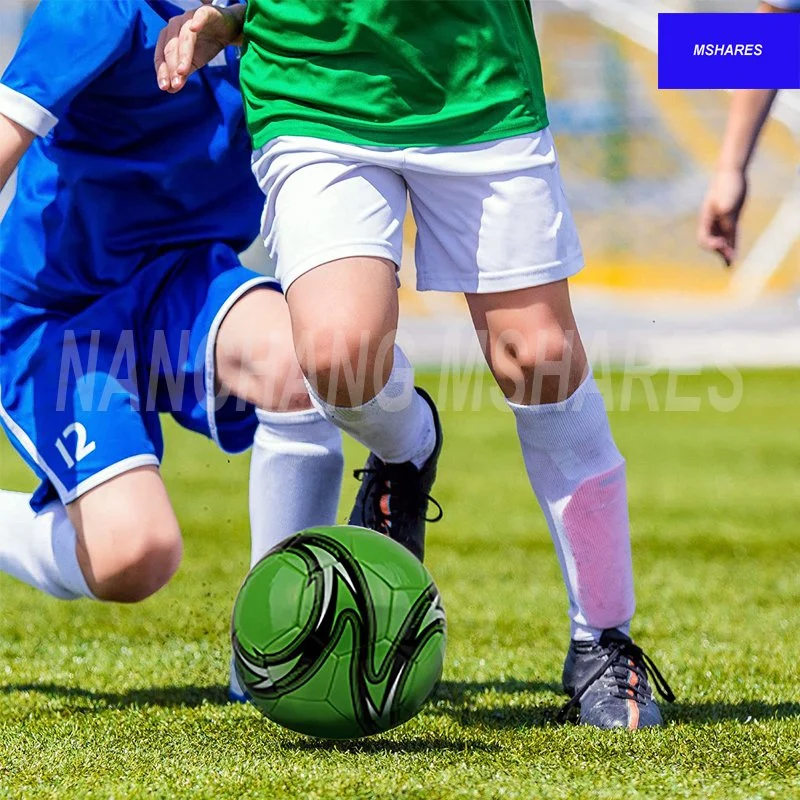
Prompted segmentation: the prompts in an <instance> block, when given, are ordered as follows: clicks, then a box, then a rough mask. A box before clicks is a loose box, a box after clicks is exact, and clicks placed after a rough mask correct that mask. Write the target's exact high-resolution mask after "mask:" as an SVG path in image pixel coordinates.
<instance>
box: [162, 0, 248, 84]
mask: <svg viewBox="0 0 800 800" xmlns="http://www.w3.org/2000/svg"><path fill="white" fill-rule="evenodd" d="M243 13H244V6H243V5H242V6H238V7H237V6H234V7H233V8H230V9H220V8H216V7H215V6H210V5H205V6H201V7H200V8H198V9H196V10H194V11H187V12H186V13H184V14H181V15H180V16H178V17H173V18H172V19H171V20H170V21H169V24H168V25H167V27H166V28H164V30H162V31H161V33H160V34H159V37H158V43H157V44H156V55H155V67H156V77H157V78H158V85H159V87H160V88H161V89H163V90H164V91H165V92H170V93H171V94H175V93H176V92H179V91H180V90H181V89H183V87H184V86H185V85H186V79H187V78H188V77H189V76H190V75H191V74H192V73H193V72H196V71H197V70H198V69H200V68H201V67H204V66H205V65H206V64H208V62H209V61H211V60H212V59H213V58H214V57H215V56H217V55H218V54H219V53H221V52H222V51H223V50H224V49H225V48H226V47H228V45H231V44H236V43H237V42H238V40H239V38H240V37H241V33H242V14H243Z"/></svg>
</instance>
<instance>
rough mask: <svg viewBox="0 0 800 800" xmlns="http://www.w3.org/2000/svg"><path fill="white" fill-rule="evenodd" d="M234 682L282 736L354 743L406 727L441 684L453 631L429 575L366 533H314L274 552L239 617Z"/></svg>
mask: <svg viewBox="0 0 800 800" xmlns="http://www.w3.org/2000/svg"><path fill="white" fill-rule="evenodd" d="M232 638H233V652H234V660H235V664H236V673H237V675H238V677H239V681H240V683H241V685H242V686H243V687H244V688H245V689H246V691H247V693H248V695H249V696H250V700H251V701H252V702H253V704H254V705H255V706H257V707H258V708H259V710H260V711H261V712H262V713H263V714H264V715H265V716H267V717H268V718H269V719H271V720H272V721H273V722H277V723H278V724H279V725H283V726H284V727H285V728H289V729H290V730H293V731H297V732H299V733H304V734H307V735H309V736H316V737H320V738H324V739H356V738H358V737H361V736H370V735H372V734H375V733H381V732H382V731H386V730H389V729H390V728H394V727H395V726H397V725H401V724H402V723H403V722H407V721H408V720H410V719H411V718H412V717H413V716H414V715H415V714H417V712H418V711H419V710H420V708H421V707H422V705H423V704H424V703H425V701H426V700H427V699H428V698H429V697H430V695H431V693H432V692H433V690H434V688H435V687H436V684H437V683H438V681H439V678H440V677H441V674H442V663H443V660H444V650H445V639H446V624H445V614H444V609H443V608H442V604H441V601H440V598H439V591H438V589H437V588H436V586H435V585H434V583H433V579H432V578H431V576H430V573H429V572H428V570H427V569H425V567H424V566H423V565H422V564H421V563H420V562H419V561H418V560H417V559H416V558H414V556H413V555H411V553H409V552H408V551H407V550H406V549H405V548H404V547H402V546H401V545H399V544H397V543H396V542H393V541H392V540H391V539H389V538H388V537H386V536H381V535H380V534H378V533H375V532H373V531H369V530H366V529H364V528H354V527H346V526H341V527H330V528H313V529H311V530H307V531H302V532H301V533H298V534H297V535H296V536H292V537H291V538H289V539H287V540H286V541H284V542H282V543H281V544H279V545H278V546H277V547H276V548H274V549H273V550H271V551H270V552H269V553H268V554H267V555H266V556H265V557H264V558H263V559H262V560H261V561H260V562H259V563H258V564H256V566H255V567H253V570H252V571H251V572H250V574H249V575H248V576H247V579H246V580H245V582H244V585H243V586H242V588H241V590H240V592H239V596H238V597H237V599H236V605H235V607H234V610H233V623H232Z"/></svg>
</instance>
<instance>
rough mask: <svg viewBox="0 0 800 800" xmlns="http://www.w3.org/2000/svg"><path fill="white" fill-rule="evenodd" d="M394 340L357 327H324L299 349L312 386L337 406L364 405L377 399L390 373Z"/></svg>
mask: <svg viewBox="0 0 800 800" xmlns="http://www.w3.org/2000/svg"><path fill="white" fill-rule="evenodd" d="M393 345H394V339H393V338H392V339H391V341H389V340H388V339H387V338H386V337H383V336H382V335H381V334H376V333H374V332H371V331H369V330H364V329H361V328H358V327H352V328H349V329H348V328H339V329H333V328H331V329H328V328H323V329H321V330H318V331H315V332H314V333H313V334H312V335H309V336H307V337H306V339H305V341H303V342H299V343H298V346H297V358H298V360H299V362H300V366H301V369H302V371H303V373H304V374H305V375H306V377H307V378H308V380H309V381H310V383H311V384H312V385H313V386H314V387H315V389H316V390H317V391H318V392H319V394H320V395H322V396H323V397H325V398H328V399H329V400H332V401H333V402H335V403H336V404H337V405H350V406H355V405H361V404H362V403H364V402H366V401H367V400H369V399H371V398H372V397H374V395H375V394H376V393H377V392H378V391H380V389H381V388H382V387H383V385H384V384H385V382H386V378H387V376H388V373H389V371H390V370H391V354H392V352H393Z"/></svg>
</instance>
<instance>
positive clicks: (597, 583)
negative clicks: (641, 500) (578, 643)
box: [563, 463, 635, 628]
mask: <svg viewBox="0 0 800 800" xmlns="http://www.w3.org/2000/svg"><path fill="white" fill-rule="evenodd" d="M563 521H564V533H565V536H566V539H567V545H568V547H569V551H570V553H571V554H572V558H573V561H574V562H575V573H576V574H575V580H576V583H577V586H576V587H575V588H576V591H575V596H576V597H577V599H578V604H579V606H580V609H581V611H582V612H583V616H584V618H585V619H586V622H587V623H588V624H589V625H591V626H592V627H595V628H614V627H616V626H618V625H622V624H624V623H626V622H628V621H629V620H630V619H631V617H632V616H633V611H634V605H635V603H634V595H633V568H632V565H631V543H630V530H629V528H630V525H629V521H628V498H627V492H626V485H625V464H624V463H623V464H620V465H619V466H618V467H615V468H614V469H612V470H609V471H608V472H604V473H602V474H600V475H596V476H595V477H593V478H590V479H589V480H586V481H584V482H583V483H582V484H581V485H580V486H579V487H578V488H577V490H576V491H575V493H574V494H573V495H572V498H571V499H570V501H569V502H568V503H567V506H566V508H565V509H564V518H563Z"/></svg>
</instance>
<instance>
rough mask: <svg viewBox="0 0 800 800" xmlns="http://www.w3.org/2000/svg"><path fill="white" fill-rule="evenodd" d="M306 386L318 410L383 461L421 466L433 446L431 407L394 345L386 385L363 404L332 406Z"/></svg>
mask: <svg viewBox="0 0 800 800" xmlns="http://www.w3.org/2000/svg"><path fill="white" fill-rule="evenodd" d="M307 386H308V391H309V395H310V396H311V399H312V401H313V402H314V405H315V406H316V407H317V408H318V409H319V410H320V412H321V413H322V414H323V415H324V416H325V417H326V418H327V419H329V420H330V421H331V422H332V423H333V424H334V425H336V426H337V427H338V428H341V429H342V430H343V431H344V432H345V433H348V434H350V436H352V437H353V438H354V439H355V440H356V441H358V442H361V444H363V445H364V446H365V447H367V448H368V449H369V450H371V451H372V452H373V453H375V455H376V456H378V458H380V459H381V460H382V461H385V462H387V463H389V464H402V463H404V462H406V461H411V462H413V463H414V464H415V465H416V466H417V467H421V466H422V465H423V464H424V463H425V461H426V460H427V459H428V457H429V456H430V454H431V453H432V452H433V448H434V447H435V446H436V431H435V429H434V425H433V414H432V413H431V409H430V406H428V404H427V403H426V402H425V401H424V400H423V399H422V398H421V397H420V396H419V394H417V392H416V391H415V390H414V368H413V367H412V366H411V364H410V363H409V361H408V359H407V358H406V356H405V353H403V351H402V350H401V349H400V348H399V347H397V346H396V345H395V348H394V366H393V367H392V371H391V373H390V375H389V380H388V381H387V382H386V386H384V387H383V389H381V391H380V392H378V394H377V395H375V397H373V398H372V400H370V401H368V402H367V403H364V405H361V406H355V407H354V408H349V407H344V406H333V405H331V404H330V403H328V402H326V401H325V400H324V399H323V398H321V397H320V396H319V394H318V393H317V391H316V390H315V389H314V387H313V386H311V385H310V384H308V383H307Z"/></svg>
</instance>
